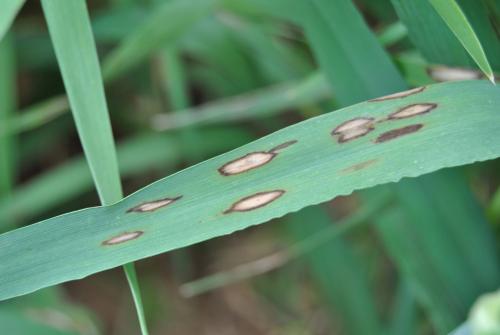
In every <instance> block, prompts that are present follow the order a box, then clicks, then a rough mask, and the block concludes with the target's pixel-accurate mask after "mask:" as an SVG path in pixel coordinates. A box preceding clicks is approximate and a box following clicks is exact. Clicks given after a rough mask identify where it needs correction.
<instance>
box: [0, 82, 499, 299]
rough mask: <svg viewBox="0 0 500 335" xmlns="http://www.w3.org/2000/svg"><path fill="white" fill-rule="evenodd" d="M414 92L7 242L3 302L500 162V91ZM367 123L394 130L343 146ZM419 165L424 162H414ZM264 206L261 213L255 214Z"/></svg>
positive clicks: (279, 136) (286, 133) (293, 130)
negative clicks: (333, 202)
mask: <svg viewBox="0 0 500 335" xmlns="http://www.w3.org/2000/svg"><path fill="white" fill-rule="evenodd" d="M463 92H468V94H466V95H465V94H463ZM410 93H413V94H409V93H405V94H406V95H407V96H406V97H404V98H401V97H400V98H395V99H391V98H389V99H388V98H384V99H382V100H380V99H379V100H378V101H368V102H365V103H361V104H357V105H354V106H352V107H349V108H345V109H343V110H341V111H337V112H335V113H329V114H325V115H323V116H321V117H316V118H313V119H310V120H307V121H304V122H301V123H299V124H296V125H294V126H292V127H289V128H286V129H283V130H281V131H279V132H277V133H275V134H272V135H269V136H267V137H265V138H263V139H261V140H258V141H255V142H253V143H251V144H249V145H246V146H244V147H241V148H239V149H237V150H234V151H232V152H229V153H227V154H225V155H221V156H218V157H216V158H213V159H211V160H208V161H206V162H204V163H201V164H198V165H196V166H194V167H192V168H189V169H187V170H184V171H182V172H179V173H176V174H174V175H172V176H170V177H167V178H165V179H164V180H161V181H158V182H156V183H154V184H152V185H150V186H149V187H146V188H145V189H143V190H141V191H139V192H136V193H134V194H133V195H131V196H129V197H127V198H126V199H124V200H122V201H120V202H119V203H117V204H115V205H113V206H105V207H100V208H91V209H86V210H81V211H77V212H73V213H68V214H65V215H62V216H58V217H55V218H52V219H49V220H46V221H43V222H41V223H38V224H35V225H32V226H29V227H25V228H22V229H18V230H14V231H12V232H8V233H5V234H3V235H0V257H1V258H2V259H3V260H4V261H2V263H1V264H0V273H1V274H2V282H3V285H2V286H1V287H0V298H1V299H6V298H9V297H13V296H17V295H21V294H25V293H28V292H31V291H34V290H37V289H39V288H42V287H46V286H50V285H54V284H56V283H60V282H63V281H67V280H72V279H76V278H82V277H85V276H87V275H89V274H92V273H96V272H98V271H102V270H105V269H109V268H112V267H115V266H118V265H121V264H125V263H128V262H130V261H134V260H137V259H141V258H144V257H148V256H152V255H155V254H158V253H161V252H165V251H169V250H173V249H177V248H180V247H183V246H187V245H191V244H193V243H196V242H200V241H204V240H207V239H210V238H213V237H216V236H221V235H225V234H229V233H232V232H234V231H237V230H241V229H244V228H246V227H248V226H250V225H254V224H258V223H262V222H265V221H268V220H270V219H272V218H276V217H280V216H282V215H284V214H286V213H289V212H293V211H297V210H299V209H301V208H303V207H305V206H308V205H312V204H317V203H320V202H324V201H327V200H329V199H331V198H333V197H335V196H338V195H345V194H350V193H351V192H352V191H353V190H356V189H361V188H366V187H370V186H374V185H377V184H383V183H388V182H393V181H398V180H400V179H401V178H402V177H415V176H418V175H422V174H425V173H429V172H432V171H435V170H437V169H440V168H443V167H449V166H456V165H463V164H468V163H472V162H475V161H480V160H481V161H482V160H487V159H492V158H495V157H498V156H500V139H499V138H498V136H493V135H494V134H497V133H498V131H500V129H499V127H500V122H499V121H500V115H499V114H498V112H497V108H496V106H497V105H498V104H499V103H500V94H499V89H498V88H497V87H495V86H493V85H489V84H488V83H487V82H485V81H470V82H452V83H446V84H437V85H432V86H428V87H427V88H425V89H423V90H420V91H413V92H410ZM424 101H425V102H426V103H436V104H437V105H438V106H437V107H436V108H434V109H433V110H432V111H429V112H427V113H425V114H421V115H416V116H413V117H407V118H402V119H400V118H398V116H400V115H401V114H399V113H400V112H398V114H394V113H395V112H397V111H399V110H400V109H401V108H402V107H404V106H408V105H411V104H415V103H422V102H424ZM390 115H392V117H391V118H389V119H388V117H389V116H390ZM362 117H363V118H374V120H379V121H383V122H378V123H376V122H374V120H372V119H369V120H372V121H370V124H371V125H372V126H374V128H375V129H374V130H370V131H369V134H367V135H365V136H362V137H358V138H354V139H352V138H351V139H350V140H347V139H346V137H351V136H354V135H353V134H352V133H350V132H347V133H344V131H342V133H341V134H334V136H333V137H332V134H331V133H332V131H333V130H334V129H337V132H338V131H340V130H339V129H338V128H337V127H338V126H339V125H341V124H343V123H344V122H346V121H349V120H352V119H353V118H362ZM362 120H364V119H362ZM371 122H373V123H371ZM464 124H467V127H464V126H463V125H464ZM417 125H420V126H417ZM370 127H371V126H370ZM341 129H342V128H341ZM355 129H356V132H357V133H358V134H359V131H361V132H363V131H364V130H360V129H358V128H355ZM395 129H398V130H397V131H396V130H395ZM417 129H418V130H417ZM477 129H481V131H480V132H477V131H476V130H477ZM403 134H405V135H403ZM398 135H399V136H398ZM340 136H342V139H340ZM354 137H356V136H354ZM293 140H295V141H297V142H290V141H293ZM339 140H340V143H339ZM436 144H439V145H436ZM443 151H446V152H448V153H449V154H447V155H442V152H443ZM250 153H262V154H263V155H260V156H259V157H260V158H261V159H263V158H266V157H267V158H270V156H273V155H272V154H275V155H274V156H273V157H275V156H276V157H275V158H274V159H273V160H272V161H268V164H263V166H261V167H260V168H255V169H251V170H249V171H247V172H246V173H241V174H237V175H226V174H228V173H236V172H239V171H241V170H239V169H240V168H238V167H237V166H241V165H239V164H236V165H237V166H236V165H234V164H233V165H231V166H228V165H227V164H228V163H229V162H232V161H234V160H235V159H239V158H242V157H246V155H248V154H250ZM414 161H418V162H419V164H413V163H411V164H408V162H414ZM237 162H238V163H240V162H241V161H237ZM264 163H265V161H264ZM223 166H224V167H225V168H224V169H223ZM250 167H251V166H248V165H246V164H243V165H242V166H241V168H250ZM218 169H222V170H218ZM220 171H222V172H224V174H221V173H220ZM359 171H362V173H359ZM200 176H204V177H203V178H200ZM232 180H236V181H238V186H237V187H235V184H234V183H233V182H232ZM332 185H335V187H332ZM260 192H268V193H264V194H262V193H260ZM249 196H253V197H252V198H251V200H250V199H249V198H247V197H249ZM273 200H274V201H273ZM269 202H270V203H269ZM265 204H267V206H263V205H265ZM259 205H260V206H259ZM252 206H254V207H255V206H256V207H258V208H255V210H250V209H251V208H254V207H252ZM161 207H163V208H161ZM155 209H156V211H154V210H155ZM245 210H246V211H245ZM235 218H236V219H235ZM126 242H128V243H126ZM33 250H37V252H36V253H34V252H33ZM61 250H64V252H61ZM14 254H15V255H16V257H11V255H14Z"/></svg>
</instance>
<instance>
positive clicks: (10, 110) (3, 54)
mask: <svg viewBox="0 0 500 335" xmlns="http://www.w3.org/2000/svg"><path fill="white" fill-rule="evenodd" d="M15 91H16V62H15V55H14V46H13V44H12V41H11V39H10V38H5V39H3V40H0V124H2V125H3V126H4V127H6V128H8V127H10V126H11V122H12V119H13V118H14V117H13V116H14V110H15V108H16V101H15V99H16V94H15ZM14 142H15V141H14V137H13V136H11V135H9V134H0V198H2V197H4V196H8V195H9V194H10V193H11V190H12V186H13V184H14V179H15V172H14V171H15V156H16V155H15V154H14V152H15V149H14V145H15V144H14Z"/></svg>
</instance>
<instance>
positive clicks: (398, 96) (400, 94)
mask: <svg viewBox="0 0 500 335" xmlns="http://www.w3.org/2000/svg"><path fill="white" fill-rule="evenodd" d="M425 88H426V87H425V86H421V87H416V88H412V89H410V90H406V91H403V92H397V93H394V94H389V95H385V96H383V97H379V98H375V99H371V100H368V101H370V102H377V101H385V100H393V99H402V98H405V97H407V96H410V95H413V94H417V93H421V92H423V91H424V90H425Z"/></svg>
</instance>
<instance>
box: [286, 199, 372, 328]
mask: <svg viewBox="0 0 500 335" xmlns="http://www.w3.org/2000/svg"><path fill="white" fill-rule="evenodd" d="M334 225H337V223H333V222H332V220H331V219H330V218H329V217H328V215H327V213H326V212H325V211H324V210H321V208H319V207H310V208H306V209H303V210H301V211H300V212H298V213H295V214H293V215H291V216H290V218H289V222H288V224H287V227H288V228H289V230H290V231H291V233H292V235H293V236H294V238H295V239H296V240H297V239H298V240H300V239H304V238H306V239H307V238H310V237H311V236H314V235H315V234H319V233H320V232H322V231H324V230H326V229H328V227H331V226H334ZM304 257H305V258H306V259H307V261H308V267H309V269H310V271H311V273H312V274H313V276H314V278H315V284H316V285H317V286H318V287H319V289H320V291H321V292H322V295H324V297H323V298H324V300H325V302H326V303H327V305H329V306H330V307H331V308H332V309H333V310H334V311H335V312H336V313H338V314H339V315H340V316H341V322H342V324H343V329H344V332H345V333H348V334H359V335H363V334H365V335H374V334H381V320H380V319H379V315H378V313H377V309H376V307H375V298H374V296H373V294H372V292H371V290H370V285H369V280H368V276H367V273H366V269H363V262H362V258H361V257H360V255H358V254H356V253H355V252H354V250H353V248H352V246H351V245H350V244H349V243H348V242H346V241H345V240H344V239H343V238H342V237H339V238H337V239H335V240H334V241H330V243H325V244H323V245H321V246H320V247H319V248H317V249H315V250H313V251H311V252H310V253H308V254H306V255H304ZM332 280H335V285H332Z"/></svg>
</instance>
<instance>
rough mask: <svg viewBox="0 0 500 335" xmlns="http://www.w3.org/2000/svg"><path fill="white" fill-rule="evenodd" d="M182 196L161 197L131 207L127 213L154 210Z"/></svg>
mask: <svg viewBox="0 0 500 335" xmlns="http://www.w3.org/2000/svg"><path fill="white" fill-rule="evenodd" d="M180 198H182V195H180V196H178V197H175V198H164V199H160V200H155V201H149V202H144V203H142V204H140V205H137V206H135V207H132V208H130V209H129V210H127V213H130V212H138V213H144V212H153V211H155V210H157V209H159V208H162V207H165V206H168V205H170V204H171V203H173V202H175V201H177V200H179V199H180Z"/></svg>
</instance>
